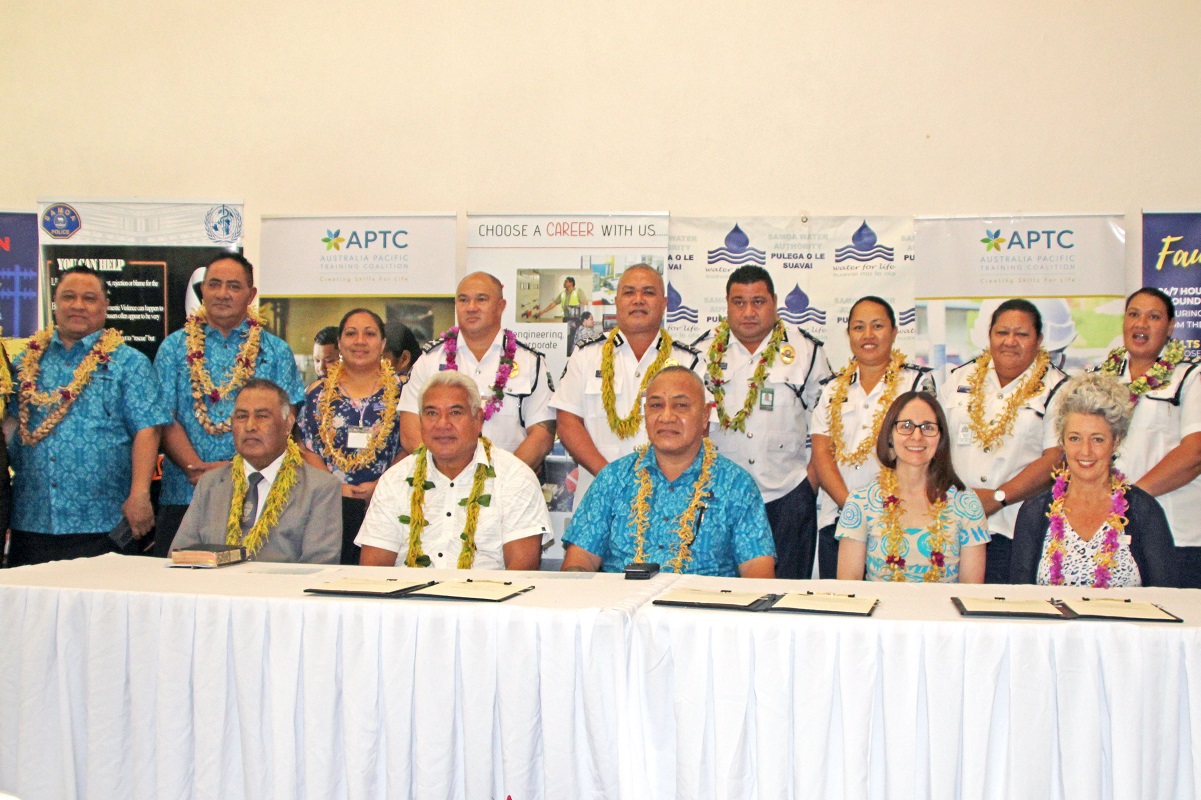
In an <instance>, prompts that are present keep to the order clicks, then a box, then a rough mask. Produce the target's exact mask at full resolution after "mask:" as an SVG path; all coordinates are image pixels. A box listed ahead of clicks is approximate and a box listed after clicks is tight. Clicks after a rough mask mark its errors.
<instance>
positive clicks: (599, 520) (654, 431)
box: [563, 366, 776, 578]
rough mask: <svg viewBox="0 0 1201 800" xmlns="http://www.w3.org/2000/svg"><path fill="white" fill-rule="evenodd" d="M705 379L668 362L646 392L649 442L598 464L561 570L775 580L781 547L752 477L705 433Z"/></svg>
mask: <svg viewBox="0 0 1201 800" xmlns="http://www.w3.org/2000/svg"><path fill="white" fill-rule="evenodd" d="M708 427H709V409H708V406H707V405H706V404H705V387H704V385H702V383H701V379H700V378H699V377H697V375H696V374H695V373H694V372H692V371H691V370H689V369H685V368H684V367H681V366H671V367H665V368H664V369H663V370H661V371H660V372H659V374H658V375H656V376H655V377H654V379H653V380H651V382H650V385H649V386H648V387H647V389H646V433H647V438H649V439H650V444H649V445H648V446H646V447H640V448H638V449H637V450H636V451H635V452H633V453H631V454H629V455H627V456H623V457H622V458H619V459H617V460H616V461H614V462H612V463H611V464H609V465H608V466H606V467H605V468H604V469H602V470H601V471H600V474H599V475H597V476H596V480H595V481H594V482H593V483H592V485H591V486H590V487H589V488H588V493H587V494H586V495H584V500H583V502H582V503H581V504H580V507H579V508H578V509H577V510H576V512H575V513H574V514H573V515H572V517H571V523H570V525H569V526H568V528H567V532H566V533H565V534H564V535H563V541H564V542H565V543H566V544H567V552H566V554H565V555H564V558H563V570H564V571H567V572H571V571H596V570H601V571H603V572H620V571H621V570H623V569H625V567H626V565H627V564H630V563H635V562H649V563H655V564H659V565H660V566H661V567H662V568H663V569H664V570H665V571H671V572H687V573H694V574H698V575H726V576H735V575H741V576H742V577H744V578H772V577H775V556H776V548H775V544H774V541H773V539H772V532H771V527H770V526H769V525H768V523H767V513H766V511H765V510H764V506H763V498H762V496H761V495H760V494H759V489H758V488H757V487H756V485H755V481H754V479H753V478H752V477H751V476H750V475H749V474H748V473H747V472H746V470H744V469H742V467H739V466H738V465H737V464H735V463H734V462H732V461H730V460H729V459H727V458H724V457H723V456H719V455H717V450H716V448H715V447H714V446H713V443H712V442H711V441H709V440H708V439H706V438H705V432H706V431H707V430H708Z"/></svg>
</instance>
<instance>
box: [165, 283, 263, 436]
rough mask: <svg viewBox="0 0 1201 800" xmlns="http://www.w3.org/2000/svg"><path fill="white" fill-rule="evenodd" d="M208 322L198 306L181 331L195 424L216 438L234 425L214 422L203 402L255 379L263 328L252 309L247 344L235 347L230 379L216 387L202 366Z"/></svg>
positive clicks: (219, 398) (218, 398)
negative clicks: (183, 339)
mask: <svg viewBox="0 0 1201 800" xmlns="http://www.w3.org/2000/svg"><path fill="white" fill-rule="evenodd" d="M207 319H208V316H207V314H206V313H205V310H204V307H203V306H201V307H200V310H199V311H197V312H196V313H195V314H193V315H192V316H190V317H188V319H187V322H185V323H184V326H183V329H184V331H185V333H186V335H187V340H186V342H187V360H188V370H189V372H190V373H191V377H192V399H193V402H192V408H193V410H194V411H195V413H196V419H197V421H199V422H200V424H201V425H202V426H203V427H204V429H205V431H207V432H208V433H209V435H211V436H217V435H219V434H222V433H229V432H230V431H231V430H232V429H233V425H232V423H231V421H230V420H226V421H225V422H220V423H216V422H213V420H212V418H211V417H210V416H209V412H208V406H207V405H206V404H205V401H206V400H207V401H208V402H211V403H217V402H219V401H220V400H221V399H223V398H225V397H228V396H229V395H231V394H233V393H235V392H237V391H238V390H239V389H241V388H242V385H243V384H245V383H246V381H248V380H250V379H251V378H253V377H254V365H255V361H257V360H258V357H259V341H260V339H261V337H262V335H263V326H262V321H261V320H260V319H259V317H258V314H256V313H255V312H254V311H253V310H251V311H249V312H248V313H247V319H248V320H249V321H250V331H249V333H247V335H246V341H245V342H243V343H242V346H241V347H239V348H238V354H237V356H235V357H234V368H233V371H232V372H231V373H230V376H229V380H227V381H226V382H225V383H224V384H223V385H221V386H216V385H214V384H213V378H212V376H211V375H210V374H209V371H208V370H207V369H205V366H204V364H205V357H204V343H205V339H204V324H205V322H206V321H207Z"/></svg>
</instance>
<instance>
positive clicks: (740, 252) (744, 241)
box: [709, 224, 767, 267]
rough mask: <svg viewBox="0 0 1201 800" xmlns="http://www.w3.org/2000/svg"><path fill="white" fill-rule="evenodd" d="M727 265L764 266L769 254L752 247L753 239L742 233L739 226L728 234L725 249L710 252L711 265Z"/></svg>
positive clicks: (720, 248) (719, 248) (715, 249)
mask: <svg viewBox="0 0 1201 800" xmlns="http://www.w3.org/2000/svg"><path fill="white" fill-rule="evenodd" d="M722 261H724V262H726V263H727V264H737V265H738V266H742V265H743V264H757V265H759V266H761V267H762V266H763V265H764V264H766V263H767V253H765V252H764V251H762V250H758V249H756V248H754V247H751V238H750V237H749V236H747V235H746V234H745V233H743V232H742V228H739V227H738V225H737V224H736V225H734V227H733V228H732V229H731V230H730V232H729V233H727V234H726V241H725V246H724V247H717V248H714V249H713V250H710V251H709V263H710V264H717V263H720V262H722Z"/></svg>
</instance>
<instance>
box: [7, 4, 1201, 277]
mask: <svg viewBox="0 0 1201 800" xmlns="http://www.w3.org/2000/svg"><path fill="white" fill-rule="evenodd" d="M1199 22H1201V4H1199V3H1196V2H1187V1H1185V0H1179V1H1177V2H1159V3H1129V2H1127V3H1113V2H1092V3H1084V2H1061V1H1060V0H1013V1H1010V0H994V2H989V3H986V2H979V1H978V0H965V2H958V3H953V2H936V0H919V1H915V2H854V1H848V0H841V1H840V2H832V1H831V0H824V1H823V0H810V1H809V2H806V1H805V0H771V1H769V2H748V3H719V2H711V0H693V1H692V2H671V3H669V2H655V1H654V0H641V1H640V2H628V1H627V0H619V1H618V2H592V3H579V2H572V1H571V0H556V1H555V2H550V1H549V0H520V1H519V2H514V3H504V2H483V1H482V0H463V1H462V2H449V1H446V0H443V1H441V2H409V1H408V0H393V1H392V2H365V1H358V2H354V1H352V2H343V3H330V2H312V0H289V1H288V2H280V1H278V0H276V1H273V2H256V1H255V0H237V1H236V2H235V1H232V0H211V1H210V2H205V3H185V2H168V1H167V0H117V1H116V2H112V3H97V2H79V0H60V1H59V2H56V3H42V2H33V0H3V2H2V4H0V97H2V98H3V109H4V110H3V112H2V116H0V126H2V127H0V131H2V132H0V159H2V160H0V170H2V172H0V175H3V177H2V178H0V207H2V208H9V209H20V208H28V209H32V208H33V205H34V203H35V201H36V200H37V199H54V198H58V197H146V198H228V199H243V200H245V202H246V212H247V220H248V229H247V249H248V255H249V256H250V257H251V259H252V260H253V259H255V258H257V255H258V233H259V230H258V217H259V215H261V214H297V213H326V212H340V213H359V212H408V211H433V210H438V211H440V210H457V211H459V212H464V211H467V210H470V211H492V212H506V211H570V210H588V211H604V210H669V211H671V212H673V213H677V214H737V215H751V214H792V213H798V212H809V213H815V214H826V213H872V214H892V213H898V214H919V215H920V214H970V213H990V212H1069V211H1121V212H1125V213H1126V214H1127V215H1128V229H1129V230H1130V232H1131V234H1132V235H1131V239H1133V240H1135V241H1132V242H1130V243H1129V245H1130V247H1131V250H1130V254H1131V259H1130V261H1131V263H1130V266H1131V267H1133V266H1134V263H1135V256H1134V254H1135V253H1136V252H1137V251H1135V250H1134V249H1133V248H1134V246H1136V245H1137V221H1138V212H1139V211H1140V210H1141V209H1142V208H1144V207H1146V208H1152V209H1159V210H1184V209H1197V208H1198V207H1201V191H1199V186H1201V156H1198V154H1197V149H1198V132H1201V101H1198V98H1201V68H1199V67H1198V60H1199V56H1198V52H1199V48H1198V40H1197V33H1198V31H1199V30H1201V26H1199V25H1198V23H1199Z"/></svg>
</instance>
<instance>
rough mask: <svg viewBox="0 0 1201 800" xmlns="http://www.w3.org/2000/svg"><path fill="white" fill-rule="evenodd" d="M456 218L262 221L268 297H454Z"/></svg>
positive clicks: (264, 280) (262, 284)
mask: <svg viewBox="0 0 1201 800" xmlns="http://www.w3.org/2000/svg"><path fill="white" fill-rule="evenodd" d="M456 221H457V218H456V215H455V214H452V213H448V214H422V215H414V216H388V217H374V216H372V217H368V216H352V217H263V236H262V248H261V253H262V267H263V269H262V277H261V279H260V288H261V290H262V293H263V294H265V295H274V296H281V297H328V296H343V295H359V296H367V295H387V296H390V295H409V296H411V295H422V294H425V295H449V294H454V291H455V224H456Z"/></svg>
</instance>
